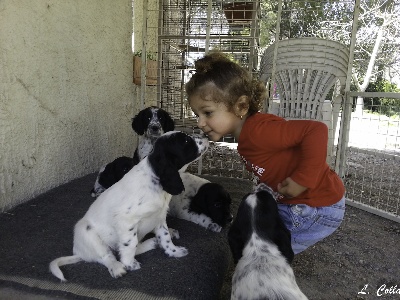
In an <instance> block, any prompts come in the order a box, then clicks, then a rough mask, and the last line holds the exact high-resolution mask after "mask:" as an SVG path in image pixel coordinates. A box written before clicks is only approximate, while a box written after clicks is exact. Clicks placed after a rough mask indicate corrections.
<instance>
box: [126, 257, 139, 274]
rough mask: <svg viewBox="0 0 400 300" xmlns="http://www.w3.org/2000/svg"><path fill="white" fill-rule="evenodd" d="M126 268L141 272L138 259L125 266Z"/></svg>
mask: <svg viewBox="0 0 400 300" xmlns="http://www.w3.org/2000/svg"><path fill="white" fill-rule="evenodd" d="M125 268H126V269H127V270H128V271H135V270H139V269H140V263H139V262H138V261H137V260H136V259H134V260H133V261H132V262H131V263H129V264H127V265H125Z"/></svg>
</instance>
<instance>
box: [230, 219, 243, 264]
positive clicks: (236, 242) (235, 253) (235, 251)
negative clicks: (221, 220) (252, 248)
mask: <svg viewBox="0 0 400 300" xmlns="http://www.w3.org/2000/svg"><path fill="white" fill-rule="evenodd" d="M228 243H229V248H230V249H231V252H232V257H233V261H234V262H235V264H237V263H238V261H239V259H240V258H241V257H242V254H243V248H244V240H243V237H242V233H241V231H240V229H239V227H238V224H237V222H233V224H232V226H231V227H230V228H229V231H228Z"/></svg>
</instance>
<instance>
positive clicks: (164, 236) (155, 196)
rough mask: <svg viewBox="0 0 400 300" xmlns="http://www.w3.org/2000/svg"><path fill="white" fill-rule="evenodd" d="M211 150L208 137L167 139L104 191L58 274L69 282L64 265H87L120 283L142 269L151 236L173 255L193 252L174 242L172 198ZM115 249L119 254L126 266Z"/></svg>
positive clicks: (56, 264)
mask: <svg viewBox="0 0 400 300" xmlns="http://www.w3.org/2000/svg"><path fill="white" fill-rule="evenodd" d="M207 147H208V140H207V138H205V137H204V136H202V135H191V136H189V135H187V134H185V133H183V132H178V131H173V132H168V133H165V134H163V135H162V136H161V137H160V138H159V139H158V140H157V141H156V143H155V145H154V150H153V152H152V153H151V154H150V155H149V156H147V157H146V158H144V159H143V160H142V161H141V162H140V163H139V164H137V165H136V166H134V167H133V168H132V169H131V170H130V171H129V172H128V173H127V174H126V175H125V176H124V177H123V178H122V179H121V180H120V181H118V182H117V183H115V184H114V185H113V186H111V187H110V188H109V189H107V190H106V191H104V192H103V193H102V194H101V195H100V196H99V197H98V198H97V199H96V200H95V201H94V202H93V204H92V205H91V206H90V207H89V210H88V211H87V213H86V214H85V216H84V217H83V218H82V219H81V220H80V221H78V223H77V224H76V225H75V231H74V247H73V255H72V256H67V257H60V258H57V259H55V260H53V261H52V262H51V263H50V271H51V272H52V273H53V275H54V276H56V277H57V278H59V279H61V280H63V281H64V280H65V278H64V275H63V273H62V272H61V270H60V266H62V265H66V264H73V263H76V262H79V261H82V260H83V261H87V262H99V263H101V264H103V265H105V266H106V267H107V268H108V271H109V272H110V274H111V276H112V277H115V278H117V277H120V276H122V275H124V274H125V273H126V271H127V270H137V269H139V268H140V264H139V263H138V261H137V260H136V259H135V255H136V254H138V253H143V252H144V251H146V250H147V248H146V247H142V248H141V245H140V244H139V245H138V243H139V242H140V241H142V239H143V237H144V236H145V235H146V234H147V233H149V232H151V231H153V232H154V233H155V234H156V237H157V240H156V241H157V243H158V244H159V245H160V247H161V248H162V249H163V250H164V251H165V253H166V254H167V255H168V256H171V257H182V256H185V255H186V254H187V250H186V249H185V248H183V247H177V246H175V245H174V244H173V243H172V242H171V235H170V232H169V230H168V227H167V224H166V215H167V210H168V205H169V202H170V200H171V195H177V194H179V193H181V192H182V191H183V190H184V186H183V183H182V180H181V177H180V174H179V170H180V169H181V168H183V167H186V165H187V164H188V163H190V162H192V161H194V160H196V159H197V158H199V157H200V155H201V154H203V153H204V152H205V151H206V149H207ZM137 247H139V249H138V251H137ZM144 248H146V250H144ZM149 249H150V248H149ZM113 250H116V251H118V252H119V256H120V261H118V260H117V259H116V257H115V256H114V254H113Z"/></svg>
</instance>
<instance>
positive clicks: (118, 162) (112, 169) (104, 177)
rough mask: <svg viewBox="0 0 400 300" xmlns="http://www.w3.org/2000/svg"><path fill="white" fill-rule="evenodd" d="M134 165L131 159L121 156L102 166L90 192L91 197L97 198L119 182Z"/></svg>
mask: <svg viewBox="0 0 400 300" xmlns="http://www.w3.org/2000/svg"><path fill="white" fill-rule="evenodd" d="M134 165H135V163H134V162H133V158H131V157H127V156H121V157H118V158H116V159H114V160H113V161H112V162H110V163H109V164H107V165H105V166H103V167H102V168H101V169H100V171H99V174H98V175H97V178H96V182H95V183H94V187H93V189H92V190H91V191H90V193H91V195H92V197H95V198H97V197H98V196H99V195H100V194H101V193H102V192H104V191H105V190H106V189H108V188H109V187H110V186H112V185H113V184H114V183H116V182H117V181H120V180H121V179H122V177H124V176H125V174H126V173H128V172H129V171H130V170H131V169H132V168H133V166H134Z"/></svg>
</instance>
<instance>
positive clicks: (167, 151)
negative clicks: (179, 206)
mask: <svg viewBox="0 0 400 300" xmlns="http://www.w3.org/2000/svg"><path fill="white" fill-rule="evenodd" d="M207 148H208V139H207V138H206V137H205V136H203V135H199V134H197V135H188V134H186V133H183V132H181V131H170V132H167V133H164V134H163V135H162V136H161V137H159V138H158V139H157V141H156V142H155V144H154V149H153V152H152V153H150V155H149V156H148V159H149V162H150V165H151V167H152V169H153V171H154V173H155V174H156V175H157V176H158V177H159V178H160V183H161V185H162V187H163V189H164V190H165V191H166V192H167V193H169V194H171V195H178V194H180V193H181V192H183V190H184V186H183V182H182V179H181V177H180V175H179V169H181V168H182V167H183V166H185V165H186V164H188V163H190V162H192V161H195V160H196V159H198V158H199V157H200V156H201V155H202V154H203V153H204V152H205V151H206V150H207Z"/></svg>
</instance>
